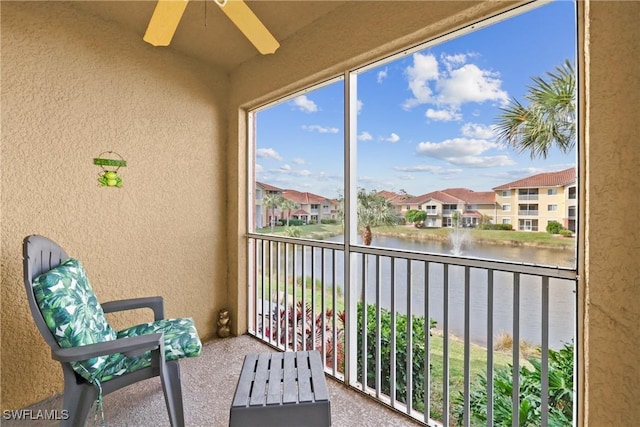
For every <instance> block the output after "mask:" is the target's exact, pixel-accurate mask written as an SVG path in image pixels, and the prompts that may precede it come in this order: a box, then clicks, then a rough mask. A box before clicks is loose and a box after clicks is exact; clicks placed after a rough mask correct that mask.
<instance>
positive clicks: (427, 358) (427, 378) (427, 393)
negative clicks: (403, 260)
mask: <svg viewBox="0 0 640 427" xmlns="http://www.w3.org/2000/svg"><path fill="white" fill-rule="evenodd" d="M423 263H424V332H425V333H424V422H425V424H426V423H427V422H428V421H429V419H430V418H431V416H430V414H431V312H430V310H429V301H430V299H429V265H430V263H429V262H427V261H423Z"/></svg>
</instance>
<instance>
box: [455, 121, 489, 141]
mask: <svg viewBox="0 0 640 427" xmlns="http://www.w3.org/2000/svg"><path fill="white" fill-rule="evenodd" d="M494 128H495V126H487V125H483V124H479V123H465V124H464V125H462V127H461V128H460V131H461V132H462V135H463V136H465V137H467V138H480V139H493V138H494V136H495V134H494Z"/></svg>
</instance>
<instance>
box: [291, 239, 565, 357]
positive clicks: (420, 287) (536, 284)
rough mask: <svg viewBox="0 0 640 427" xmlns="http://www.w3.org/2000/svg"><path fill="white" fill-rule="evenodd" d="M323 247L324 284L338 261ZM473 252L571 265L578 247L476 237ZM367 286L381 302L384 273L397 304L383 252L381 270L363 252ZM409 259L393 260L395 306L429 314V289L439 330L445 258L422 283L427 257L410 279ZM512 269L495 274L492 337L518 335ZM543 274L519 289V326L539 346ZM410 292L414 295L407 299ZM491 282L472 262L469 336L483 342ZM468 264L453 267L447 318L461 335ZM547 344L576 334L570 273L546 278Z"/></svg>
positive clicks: (387, 298) (435, 245) (422, 247)
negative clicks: (508, 243)
mask: <svg viewBox="0 0 640 427" xmlns="http://www.w3.org/2000/svg"><path fill="white" fill-rule="evenodd" d="M328 240H333V241H340V242H341V241H342V236H336V237H334V238H332V239H328ZM373 245H374V246H379V247H385V248H395V249H405V250H410V251H420V252H429V253H437V254H450V253H451V250H452V247H451V244H450V243H449V242H437V241H427V242H422V241H420V242H418V241H410V240H404V239H398V238H394V237H374V241H373ZM328 254H329V252H327V251H325V279H324V282H325V284H326V286H328V287H330V286H331V285H332V283H333V277H334V265H333V260H332V259H331V258H330V257H329V255H328ZM465 255H466V256H473V257H479V258H487V259H499V260H510V261H519V262H527V263H533V264H542V265H557V266H571V265H573V264H574V263H575V252H574V251H572V250H554V249H539V248H532V247H522V246H520V247H514V246H501V245H486V244H485V245H480V244H472V245H471V246H464V247H463V248H462V256H465ZM320 258H321V255H320V250H315V251H314V270H315V278H316V279H320V277H321V272H322V267H321V259H320ZM335 261H336V262H335V277H336V281H335V282H336V285H337V286H338V287H342V282H343V276H342V275H343V271H344V270H343V260H342V257H341V255H338V256H337V257H336V260H335ZM365 262H366V273H365V274H366V276H367V278H366V280H365V281H364V282H365V283H367V287H366V290H363V289H359V291H358V294H359V297H360V298H361V299H362V296H363V294H364V292H366V295H367V302H368V303H370V304H372V303H375V302H376V287H377V284H376V277H379V278H380V296H379V298H380V303H381V305H382V307H384V308H387V309H390V308H391V305H392V304H391V303H392V293H391V283H392V280H391V276H392V273H391V272H392V267H391V259H390V258H388V257H381V258H380V263H379V272H378V276H376V261H375V257H374V256H367V257H366V261H365ZM358 263H359V266H358V268H357V276H358V281H357V283H358V284H359V285H358V286H359V287H361V284H362V283H363V281H362V274H363V273H362V256H359V261H358ZM407 264H408V263H407V261H406V260H403V259H396V262H395V263H394V266H393V271H394V273H393V276H394V277H395V282H394V295H395V310H396V311H397V312H399V313H403V314H404V313H406V312H407V307H408V304H409V301H410V303H411V312H412V314H414V315H424V313H425V295H427V296H428V301H429V304H428V308H429V317H431V318H432V319H434V320H436V322H437V326H436V327H437V328H438V329H442V328H443V325H444V313H445V305H444V301H445V286H444V277H445V274H444V271H445V267H444V266H443V265H442V264H435V263H431V264H430V266H429V276H428V279H429V280H428V286H426V285H425V264H424V263H423V262H417V261H414V262H412V263H411V267H410V268H411V281H410V283H409V284H407ZM310 266H311V251H310V249H307V251H305V276H307V277H310V276H311V268H310ZM296 274H297V275H298V276H300V275H301V272H297V273H296ZM513 280H514V279H513V274H511V273H505V272H498V271H496V272H495V273H494V281H493V282H494V288H493V331H492V334H493V336H494V337H497V336H498V335H499V334H501V333H507V334H509V335H511V336H513V323H514V322H513V306H514V304H513V303H514V292H513V288H514V286H513ZM541 283H542V280H541V278H540V277H536V276H528V275H520V295H519V300H518V301H519V311H520V315H519V325H520V332H519V333H520V338H521V339H522V340H526V341H528V342H530V343H532V344H537V345H539V344H540V343H541V340H542V328H541V325H542V308H541V307H542V306H541V301H542V293H541V288H542V286H541ZM408 295H410V299H409V298H408ZM487 295H488V284H487V272H486V270H480V269H474V268H472V269H470V293H469V305H470V319H469V325H470V335H471V340H472V341H473V342H475V343H477V344H480V345H484V344H486V342H487V312H488V306H489V304H488V301H487ZM464 306H465V289H464V267H458V266H449V267H448V305H447V307H446V308H448V312H449V314H448V318H449V331H450V333H452V334H453V335H456V336H458V337H463V336H464ZM548 316H549V345H550V346H551V347H552V348H559V347H561V346H562V344H563V343H565V342H571V341H572V340H573V339H574V336H575V325H576V294H575V284H574V282H573V281H570V280H561V279H550V281H549V313H548Z"/></svg>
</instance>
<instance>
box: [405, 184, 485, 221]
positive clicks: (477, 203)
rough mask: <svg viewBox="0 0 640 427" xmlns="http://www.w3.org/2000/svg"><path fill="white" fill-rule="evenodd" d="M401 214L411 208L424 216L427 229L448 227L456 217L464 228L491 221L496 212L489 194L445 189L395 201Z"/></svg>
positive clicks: (459, 189) (465, 189) (463, 189)
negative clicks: (398, 204) (425, 216)
mask: <svg viewBox="0 0 640 427" xmlns="http://www.w3.org/2000/svg"><path fill="white" fill-rule="evenodd" d="M397 203H400V209H399V211H400V213H402V214H403V215H404V214H405V213H406V212H407V211H409V210H412V209H415V210H422V211H425V212H426V213H427V219H426V220H425V222H424V224H425V226H427V227H452V226H453V225H454V222H455V217H456V215H459V220H460V222H461V224H462V225H463V226H465V227H475V226H477V225H478V224H480V223H482V222H491V221H492V220H493V219H494V218H495V215H496V213H497V209H496V203H495V195H494V193H493V192H492V191H473V190H469V189H467V188H447V189H446V190H442V191H432V192H430V193H426V194H423V195H421V196H416V197H412V198H410V199H408V200H402V201H398V202H397Z"/></svg>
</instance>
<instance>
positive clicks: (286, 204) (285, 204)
mask: <svg viewBox="0 0 640 427" xmlns="http://www.w3.org/2000/svg"><path fill="white" fill-rule="evenodd" d="M279 206H280V209H282V210H283V211H287V227H288V226H289V217H291V209H295V208H296V202H294V201H293V200H289V199H285V198H284V197H283V198H282V201H281V202H280V205H279Z"/></svg>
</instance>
